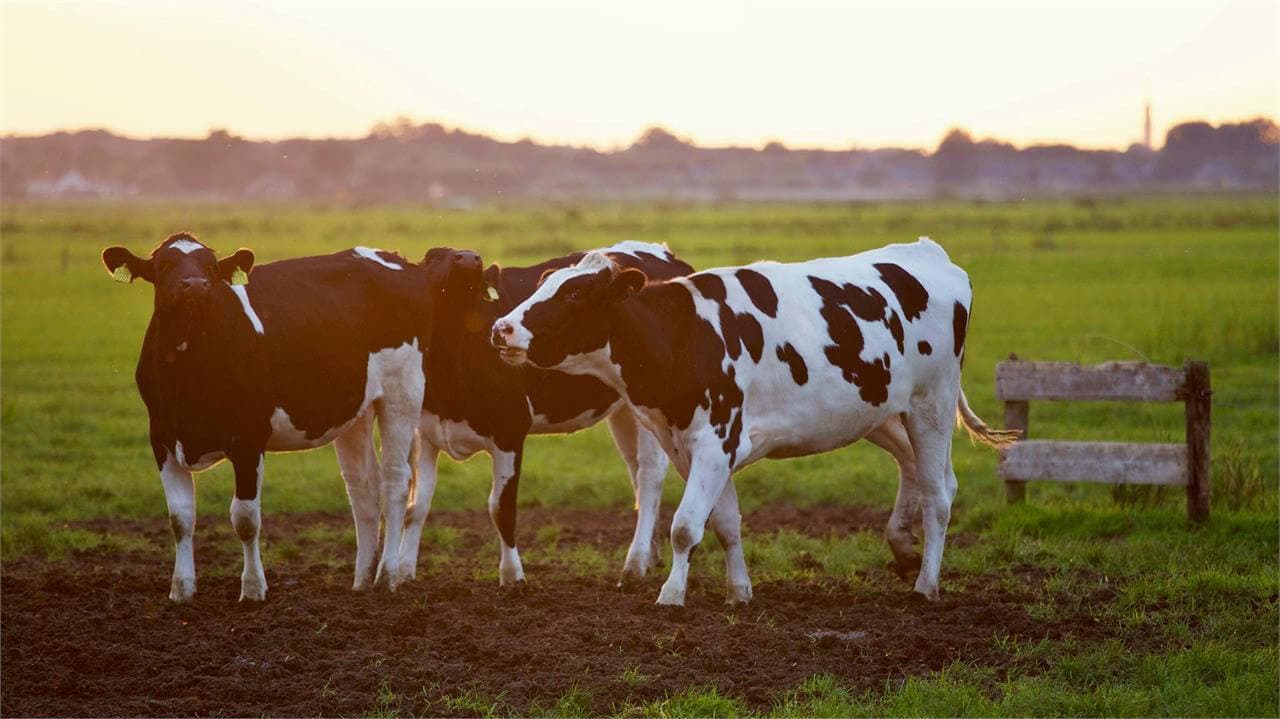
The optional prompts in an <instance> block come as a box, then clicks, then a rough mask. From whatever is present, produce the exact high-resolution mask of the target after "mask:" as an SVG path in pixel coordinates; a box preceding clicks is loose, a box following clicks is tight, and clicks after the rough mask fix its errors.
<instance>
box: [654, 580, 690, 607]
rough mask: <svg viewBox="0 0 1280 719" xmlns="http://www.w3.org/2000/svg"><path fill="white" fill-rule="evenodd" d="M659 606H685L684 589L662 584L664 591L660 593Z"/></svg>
mask: <svg viewBox="0 0 1280 719" xmlns="http://www.w3.org/2000/svg"><path fill="white" fill-rule="evenodd" d="M658 606H660V607H683V606H684V589H674V588H672V587H668V586H667V585H665V584H664V585H662V591H661V592H659V593H658Z"/></svg>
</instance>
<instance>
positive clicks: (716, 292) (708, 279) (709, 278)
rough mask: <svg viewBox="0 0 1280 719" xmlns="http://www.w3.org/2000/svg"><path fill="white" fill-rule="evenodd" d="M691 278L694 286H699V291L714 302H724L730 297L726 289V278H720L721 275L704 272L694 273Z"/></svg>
mask: <svg viewBox="0 0 1280 719" xmlns="http://www.w3.org/2000/svg"><path fill="white" fill-rule="evenodd" d="M689 280H690V281H691V282H693V286H694V287H696V288H698V292H699V293H701V294H702V296H703V297H706V298H707V299H709V300H711V301H713V302H717V303H719V304H724V302H725V300H726V299H728V297H729V295H728V293H727V292H726V291H725V287H724V280H722V279H720V275H716V274H711V273H703V274H697V275H693V276H692V277H690V278H689Z"/></svg>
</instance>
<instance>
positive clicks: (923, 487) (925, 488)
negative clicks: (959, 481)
mask: <svg viewBox="0 0 1280 719" xmlns="http://www.w3.org/2000/svg"><path fill="white" fill-rule="evenodd" d="M955 386H956V387H958V386H959V377H957V378H956V381H955ZM948 400H949V401H948ZM955 403H956V392H955V391H944V390H938V391H936V392H934V393H933V394H931V395H924V396H921V397H918V398H914V399H912V400H911V411H910V413H909V414H908V415H907V434H908V436H910V438H911V446H912V448H914V450H915V456H916V476H917V481H918V484H919V488H920V508H921V517H922V520H923V521H922V524H923V526H924V560H923V562H922V563H921V567H920V575H919V576H918V577H916V587H915V589H916V591H917V592H919V593H920V594H923V595H924V596H925V597H927V598H929V599H931V600H934V601H937V599H938V575H939V573H940V572H941V570H942V550H943V545H944V543H945V542H946V537H947V524H948V523H949V522H950V521H951V498H952V494H951V492H950V491H949V490H948V482H949V480H948V465H949V461H948V458H949V457H950V455H951V434H952V422H953V417H954V415H955V409H954V407H955Z"/></svg>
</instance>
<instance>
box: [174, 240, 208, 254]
mask: <svg viewBox="0 0 1280 719" xmlns="http://www.w3.org/2000/svg"><path fill="white" fill-rule="evenodd" d="M169 246H170V247H172V248H173V249H175V250H177V251H178V252H181V253H182V254H184V255H189V254H191V253H192V252H195V251H196V250H203V249H205V246H204V245H202V244H200V243H199V242H193V241H191V240H175V241H173V242H170V243H169Z"/></svg>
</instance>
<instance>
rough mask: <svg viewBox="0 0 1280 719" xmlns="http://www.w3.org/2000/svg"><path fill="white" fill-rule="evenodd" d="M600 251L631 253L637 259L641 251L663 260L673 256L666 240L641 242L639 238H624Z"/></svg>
mask: <svg viewBox="0 0 1280 719" xmlns="http://www.w3.org/2000/svg"><path fill="white" fill-rule="evenodd" d="M598 251H599V252H607V253H609V254H618V255H631V256H632V257H635V258H636V259H640V256H639V253H641V252H644V253H646V254H650V255H654V256H656V257H658V258H659V259H663V260H670V259H671V258H672V255H671V248H670V247H667V245H666V243H665V242H664V243H662V244H658V243H656V242H641V241H639V240H623V241H622V242H619V243H618V244H616V245H611V246H609V247H604V248H601V249H600V250H598ZM584 259H585V258H584Z"/></svg>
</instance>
